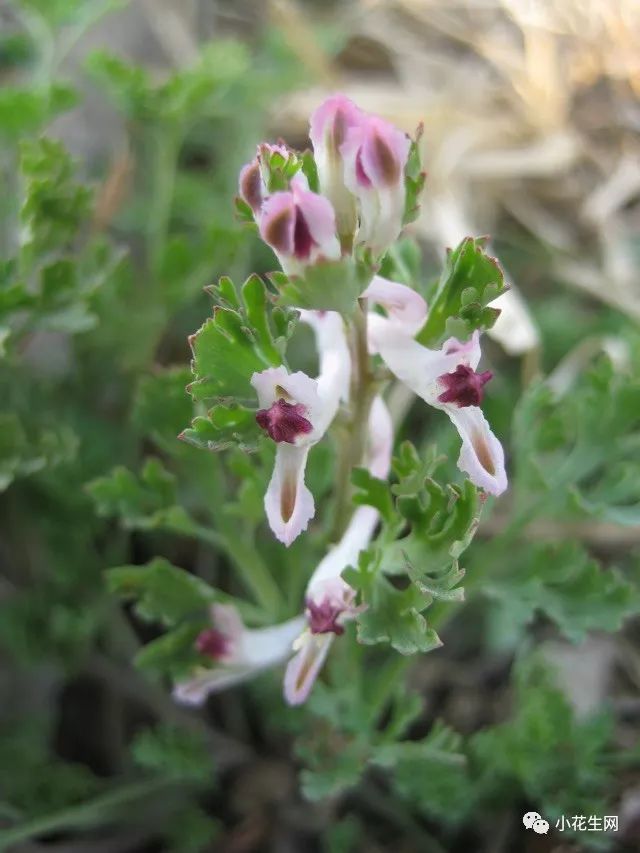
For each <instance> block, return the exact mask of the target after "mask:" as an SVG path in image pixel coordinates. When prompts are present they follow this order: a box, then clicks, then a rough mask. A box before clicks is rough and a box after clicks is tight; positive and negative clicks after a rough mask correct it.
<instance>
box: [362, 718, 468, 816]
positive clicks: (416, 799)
mask: <svg viewBox="0 0 640 853" xmlns="http://www.w3.org/2000/svg"><path fill="white" fill-rule="evenodd" d="M377 760H378V762H379V763H381V764H383V765H384V766H388V767H390V768H391V769H392V774H391V783H392V786H393V789H394V790H395V791H396V792H397V793H398V795H399V796H400V797H401V798H402V799H403V800H405V801H406V802H409V803H410V804H411V805H412V806H414V807H415V808H417V809H418V810H419V811H421V812H423V813H425V814H427V815H429V816H431V817H434V818H437V819H438V820H441V821H443V822H445V823H458V822H459V821H460V820H461V819H463V818H464V816H465V815H466V814H468V812H469V810H470V806H471V805H472V804H473V798H474V789H473V781H472V777H471V773H470V768H469V766H468V762H467V756H466V753H465V750H464V749H463V744H462V738H461V737H460V735H459V734H458V733H457V732H454V731H453V730H452V729H451V728H449V727H448V726H447V725H445V724H444V723H443V722H441V721H439V720H438V721H436V722H435V724H434V725H433V727H432V729H431V731H430V732H429V733H428V735H427V736H426V737H424V738H423V739H422V740H420V741H414V742H411V741H409V742H402V743H399V744H393V745H391V746H390V747H385V748H384V749H383V750H380V751H379V752H378V756H377Z"/></svg>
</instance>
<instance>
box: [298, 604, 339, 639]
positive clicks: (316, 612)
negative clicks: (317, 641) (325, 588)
mask: <svg viewBox="0 0 640 853" xmlns="http://www.w3.org/2000/svg"><path fill="white" fill-rule="evenodd" d="M342 613H344V607H343V606H342V605H340V604H337V603H336V602H332V601H331V600H330V599H328V598H325V599H324V600H323V601H322V602H321V603H320V604H317V603H316V602H315V601H313V599H311V598H309V599H307V614H308V616H307V618H308V622H309V630H310V631H311V633H312V634H337V635H340V634H344V628H343V626H342V625H340V624H339V622H338V621H337V620H338V617H339V616H340V615H341V614H342Z"/></svg>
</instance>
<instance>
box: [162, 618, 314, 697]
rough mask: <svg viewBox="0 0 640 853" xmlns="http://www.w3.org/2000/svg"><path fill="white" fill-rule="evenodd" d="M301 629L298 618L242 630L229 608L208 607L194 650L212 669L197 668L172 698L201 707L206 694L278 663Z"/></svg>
mask: <svg viewBox="0 0 640 853" xmlns="http://www.w3.org/2000/svg"><path fill="white" fill-rule="evenodd" d="M303 625H304V619H303V617H302V616H299V617H297V618H296V619H289V620H288V621H287V622H282V623H281V624H280V625H274V626H272V627H269V628H258V629H255V630H251V629H249V628H246V627H245V626H244V624H243V622H242V619H241V618H240V614H239V613H238V611H237V610H236V608H235V607H234V606H233V605H230V604H214V605H212V607H211V627H210V628H206V629H205V630H204V631H202V632H201V633H200V634H199V636H198V637H197V638H196V642H195V648H196V651H198V652H199V653H200V654H201V655H203V656H205V657H208V658H210V660H211V661H212V663H213V666H211V667H207V666H204V665H203V666H201V667H199V668H198V669H197V670H195V671H194V672H193V674H192V676H191V677H190V678H188V679H186V680H185V681H180V682H178V683H177V684H176V685H175V686H174V688H173V695H174V697H175V698H176V699H177V700H178V701H179V702H183V703H184V704H188V705H201V704H202V703H203V702H204V701H205V699H206V698H207V696H208V695H209V694H210V693H216V692H218V691H219V690H224V689H225V688H227V687H232V686H233V685H234V684H238V683H240V682H241V681H245V680H246V679H247V678H250V677H252V676H253V675H256V674H257V673H258V672H260V671H261V670H263V669H267V668H269V667H272V666H276V665H277V664H279V663H282V662H284V661H285V660H286V658H287V657H288V656H289V654H290V651H291V643H292V642H293V640H294V639H295V637H296V636H297V635H298V634H299V633H300V630H301V628H302V627H303Z"/></svg>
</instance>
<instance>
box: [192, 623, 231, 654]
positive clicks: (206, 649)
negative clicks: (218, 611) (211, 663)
mask: <svg viewBox="0 0 640 853" xmlns="http://www.w3.org/2000/svg"><path fill="white" fill-rule="evenodd" d="M195 646H196V649H197V651H198V652H200V654H201V655H206V656H207V657H208V658H212V659H213V660H220V659H221V658H223V657H224V656H225V655H227V654H228V653H229V638H228V637H226V636H225V635H224V634H223V633H222V631H218V630H217V629H216V628H205V629H204V631H201V632H200V633H199V634H198V636H197V637H196V643H195Z"/></svg>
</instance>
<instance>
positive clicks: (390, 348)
mask: <svg viewBox="0 0 640 853" xmlns="http://www.w3.org/2000/svg"><path fill="white" fill-rule="evenodd" d="M363 297H366V298H368V299H369V300H370V301H371V302H374V303H376V304H378V305H380V306H382V307H383V308H385V309H386V310H387V316H386V317H383V316H381V315H380V314H374V313H372V314H370V315H369V345H370V348H371V351H372V352H377V353H379V354H380V356H381V357H382V359H383V361H384V362H385V363H386V365H387V367H388V368H389V369H390V370H391V372H392V373H393V374H394V375H395V376H396V377H397V378H398V379H399V380H400V381H401V382H404V384H405V385H407V386H408V387H409V388H410V389H411V390H412V391H413V392H414V393H415V394H417V395H418V397H421V398H422V399H423V400H424V401H425V402H426V403H428V404H429V405H430V406H434V407H435V408H436V409H442V410H443V411H444V412H446V414H447V415H448V416H449V418H450V419H451V421H452V423H453V425H454V426H455V427H456V429H457V430H458V433H459V434H460V438H461V439H462V449H461V451H460V456H459V458H458V467H459V468H460V470H462V471H464V472H465V473H466V474H467V475H468V476H469V479H470V480H471V482H472V483H475V485H476V486H479V487H480V488H482V489H484V490H485V491H486V492H489V493H490V494H493V495H499V494H501V493H502V492H504V490H505V489H506V488H507V476H506V473H505V467H504V452H503V449H502V445H501V444H500V442H499V441H498V439H497V438H496V437H495V435H494V434H493V432H492V431H491V429H490V427H489V424H488V423H487V420H486V418H485V417H484V415H483V414H482V410H481V409H480V407H479V405H480V403H481V402H482V396H483V392H484V386H485V384H486V383H487V382H488V381H489V380H490V379H491V373H490V372H489V371H484V372H483V373H477V372H476V368H477V366H478V363H479V361H480V355H481V353H480V335H479V333H478V332H474V334H473V335H472V337H471V339H470V340H469V341H467V342H464V343H463V342H460V341H458V340H456V339H455V338H450V339H449V340H447V341H445V343H444V344H443V346H442V347H441V349H439V350H430V349H427V347H424V346H422V345H421V344H419V343H418V342H417V341H416V340H414V335H415V334H416V332H417V331H418V330H419V329H420V328H421V326H422V325H423V323H424V319H425V317H426V311H427V309H426V304H425V303H424V300H422V297H420V296H419V294H416V292H415V291H413V290H411V289H410V288H408V287H405V286H404V285H402V284H397V283H396V282H391V281H387V280H386V279H383V278H381V277H380V276H376V278H375V279H374V280H373V282H372V284H371V285H370V286H369V288H368V289H367V290H366V291H365V292H364V293H363Z"/></svg>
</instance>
